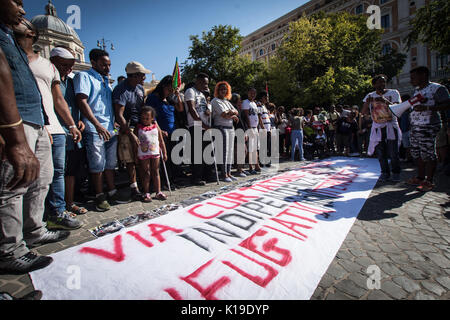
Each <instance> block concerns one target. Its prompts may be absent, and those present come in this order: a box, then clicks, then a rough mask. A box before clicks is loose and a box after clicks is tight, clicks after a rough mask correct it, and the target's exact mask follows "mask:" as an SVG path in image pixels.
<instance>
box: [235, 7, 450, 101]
mask: <svg viewBox="0 0 450 320" xmlns="http://www.w3.org/2000/svg"><path fill="white" fill-rule="evenodd" d="M428 2H429V0H416V1H412V0H366V1H364V0H363V1H361V0H311V1H309V2H307V3H305V4H304V5H302V6H301V7H299V8H297V9H295V10H292V11H291V12H289V13H287V14H286V15H284V16H282V17H280V18H279V19H277V20H275V21H272V22H270V23H269V24H267V25H265V26H264V27H262V28H260V29H258V30H256V31H254V32H252V33H251V34H249V35H247V36H246V37H245V38H244V39H243V41H242V50H241V54H242V55H249V56H250V57H251V58H252V59H253V60H260V61H265V62H268V61H269V58H270V57H271V56H272V55H274V54H275V53H276V51H277V48H278V47H279V46H280V45H281V42H282V40H283V37H284V35H285V34H286V33H287V32H288V30H289V23H290V22H293V21H296V20H298V19H300V18H301V17H302V16H303V15H307V16H308V15H311V14H313V13H316V12H319V11H324V12H328V13H333V12H349V13H353V14H365V13H366V11H367V8H368V7H369V6H370V5H378V6H380V9H381V27H382V28H383V29H384V34H383V35H382V40H381V50H383V52H388V51H389V50H390V49H391V48H392V49H396V50H397V51H398V52H402V53H404V54H406V55H407V58H406V62H405V65H404V66H403V69H402V71H401V73H400V74H399V76H398V77H395V78H394V79H392V81H391V83H390V84H389V85H390V86H392V87H395V88H397V89H399V91H400V92H401V93H410V92H411V90H412V87H411V85H410V77H409V71H410V70H411V69H413V68H415V67H417V66H422V65H423V66H427V67H428V68H429V69H430V70H431V80H432V81H439V80H441V79H444V78H448V77H449V76H450V72H448V71H446V70H445V67H446V66H447V65H448V61H449V56H448V55H447V56H442V55H440V54H439V53H437V52H432V51H430V50H429V49H428V48H427V47H426V46H424V45H422V44H415V45H414V46H412V48H411V50H409V51H408V50H406V43H405V38H406V37H407V36H408V33H409V22H410V20H411V18H412V17H413V16H414V13H415V12H416V10H417V9H419V8H420V7H422V6H424V5H425V4H427V3H428Z"/></svg>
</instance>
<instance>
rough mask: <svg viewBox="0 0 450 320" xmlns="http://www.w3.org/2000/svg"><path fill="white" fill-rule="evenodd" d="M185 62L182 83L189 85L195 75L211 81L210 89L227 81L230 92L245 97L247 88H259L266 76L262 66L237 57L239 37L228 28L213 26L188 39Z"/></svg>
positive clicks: (237, 32) (231, 28) (237, 31)
mask: <svg viewBox="0 0 450 320" xmlns="http://www.w3.org/2000/svg"><path fill="white" fill-rule="evenodd" d="M190 39H191V41H192V45H191V47H190V49H189V58H188V61H186V62H185V63H184V65H183V75H182V77H183V81H184V82H190V81H193V79H194V77H195V75H196V74H197V73H199V72H205V73H207V74H208V75H209V76H210V77H211V87H214V86H215V84H216V83H217V82H219V81H222V80H225V81H228V82H229V83H230V85H231V87H232V88H233V92H240V93H245V92H247V90H248V88H249V87H250V86H258V87H259V86H260V85H261V84H262V83H263V82H264V79H263V77H265V75H266V74H267V68H266V66H265V64H263V63H261V62H256V61H255V62H252V61H251V59H250V58H249V57H241V56H239V51H240V50H241V42H242V36H241V35H240V33H239V29H237V28H234V27H232V26H229V25H225V26H224V25H218V26H214V27H213V28H212V29H211V30H210V31H208V32H203V33H202V37H201V38H200V37H199V36H197V35H195V36H191V37H190Z"/></svg>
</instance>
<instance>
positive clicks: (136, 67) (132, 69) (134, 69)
mask: <svg viewBox="0 0 450 320" xmlns="http://www.w3.org/2000/svg"><path fill="white" fill-rule="evenodd" d="M125 71H126V73H127V74H135V73H144V74H149V73H152V72H151V71H150V70H147V69H145V67H144V66H143V65H142V63H139V62H136V61H132V62H130V63H129V64H127V67H126V68H125Z"/></svg>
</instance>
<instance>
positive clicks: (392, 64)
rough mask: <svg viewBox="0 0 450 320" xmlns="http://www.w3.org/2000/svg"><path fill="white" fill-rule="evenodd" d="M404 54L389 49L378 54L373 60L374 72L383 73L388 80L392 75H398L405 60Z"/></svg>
mask: <svg viewBox="0 0 450 320" xmlns="http://www.w3.org/2000/svg"><path fill="white" fill-rule="evenodd" d="M406 57H407V56H406V54H403V53H401V52H397V50H395V49H391V50H390V51H389V52H387V53H386V54H383V55H380V57H379V58H378V60H377V61H376V62H375V66H374V71H375V72H374V74H373V75H375V74H384V75H386V76H387V77H388V80H389V81H390V80H391V79H392V78H393V77H395V76H398V75H399V74H400V71H401V70H402V68H403V66H404V65H405V61H406Z"/></svg>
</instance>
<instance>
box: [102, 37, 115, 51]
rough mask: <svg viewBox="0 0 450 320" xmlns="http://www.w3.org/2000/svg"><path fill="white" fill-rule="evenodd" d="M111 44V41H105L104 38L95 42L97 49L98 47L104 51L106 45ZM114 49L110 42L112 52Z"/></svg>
mask: <svg viewBox="0 0 450 320" xmlns="http://www.w3.org/2000/svg"><path fill="white" fill-rule="evenodd" d="M108 42H111V40H105V38H102V39H101V40H97V47H99V48H100V49H102V50H106V43H108ZM115 49H116V48H114V44H113V43H112V42H111V50H112V51H114V50H115Z"/></svg>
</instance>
